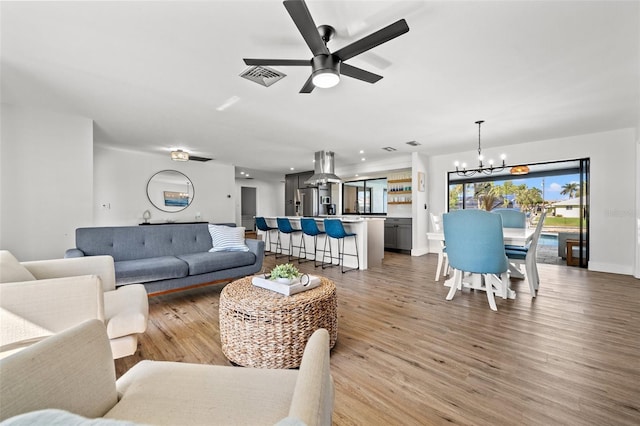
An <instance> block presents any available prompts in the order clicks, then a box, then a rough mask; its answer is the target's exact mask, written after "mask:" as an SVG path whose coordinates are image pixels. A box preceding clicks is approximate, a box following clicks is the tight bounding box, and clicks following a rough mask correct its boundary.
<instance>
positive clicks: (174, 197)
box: [164, 191, 189, 207]
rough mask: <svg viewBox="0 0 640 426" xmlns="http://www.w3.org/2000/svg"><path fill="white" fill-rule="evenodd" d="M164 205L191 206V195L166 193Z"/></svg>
mask: <svg viewBox="0 0 640 426" xmlns="http://www.w3.org/2000/svg"><path fill="white" fill-rule="evenodd" d="M164 205H165V206H173V207H186V206H188V205H189V194H185V193H184V192H173V191H164Z"/></svg>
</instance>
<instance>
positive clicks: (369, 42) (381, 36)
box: [244, 0, 409, 93]
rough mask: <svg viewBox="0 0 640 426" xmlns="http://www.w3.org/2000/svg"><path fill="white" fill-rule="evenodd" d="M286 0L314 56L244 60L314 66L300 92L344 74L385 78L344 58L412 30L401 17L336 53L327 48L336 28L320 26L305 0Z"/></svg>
mask: <svg viewBox="0 0 640 426" xmlns="http://www.w3.org/2000/svg"><path fill="white" fill-rule="evenodd" d="M283 3H284V7H285V8H286V9H287V12H289V15H290V16H291V19H293V22H294V23H295V24H296V26H297V27H298V30H299V31H300V34H302V37H303V38H304V41H305V42H306V43H307V45H308V46H309V49H311V52H312V53H313V57H312V58H311V59H310V60H309V59H247V58H245V59H244V63H245V64H247V65H273V66H277V65H282V66H311V75H310V76H309V78H308V79H307V81H306V83H305V84H304V86H302V89H301V90H300V93H311V92H312V91H313V89H314V88H315V87H322V88H328V87H333V86H335V85H336V84H338V82H339V81H340V75H341V74H342V75H346V76H348V77H351V78H355V79H358V80H362V81H366V82H367V83H375V82H377V81H378V80H380V79H381V78H382V76H381V75H377V74H374V73H372V72H369V71H365V70H363V69H361V68H358V67H354V66H352V65H349V64H345V63H344V61H346V60H348V59H351V58H353V57H354V56H356V55H359V54H361V53H363V52H366V51H367V50H369V49H372V48H374V47H376V46H379V45H381V44H382V43H386V42H387V41H389V40H393V39H394V38H396V37H398V36H401V35H402V34H404V33H406V32H408V31H409V26H408V25H407V22H406V21H405V20H404V19H400V20H398V21H396V22H394V23H393V24H391V25H388V26H386V27H384V28H382V29H381V30H378V31H376V32H374V33H372V34H369V35H368V36H366V37H363V38H361V39H359V40H357V41H355V42H353V43H351V44H349V45H348V46H345V47H343V48H342V49H339V50H337V51H335V52H333V53H332V52H330V51H329V49H328V48H327V42H328V41H329V40H331V37H332V36H333V35H334V34H335V29H334V28H333V27H331V26H329V25H320V26H319V27H316V24H315V22H313V18H312V17H311V13H310V12H309V9H308V8H307V4H306V3H305V2H304V0H284V2H283Z"/></svg>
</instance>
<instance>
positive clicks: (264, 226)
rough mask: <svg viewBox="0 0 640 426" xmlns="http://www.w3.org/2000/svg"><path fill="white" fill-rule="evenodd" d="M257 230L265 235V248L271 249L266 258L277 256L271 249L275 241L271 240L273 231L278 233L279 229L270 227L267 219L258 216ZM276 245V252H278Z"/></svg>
mask: <svg viewBox="0 0 640 426" xmlns="http://www.w3.org/2000/svg"><path fill="white" fill-rule="evenodd" d="M256 228H258V229H259V230H260V231H262V232H264V233H265V237H264V240H265V248H267V247H268V248H269V253H267V254H265V256H270V255H273V254H276V253H275V252H274V251H273V250H271V248H272V247H273V239H272V238H271V231H277V230H278V228H277V227H275V226H269V224H268V223H267V221H266V219H265V218H264V217H262V216H256ZM277 248H278V247H277V244H276V250H277Z"/></svg>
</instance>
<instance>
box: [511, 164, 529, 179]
mask: <svg viewBox="0 0 640 426" xmlns="http://www.w3.org/2000/svg"><path fill="white" fill-rule="evenodd" d="M509 172H510V173H511V174H512V175H516V176H519V175H526V174H528V173H529V166H527V165H526V164H523V165H521V166H513V167H512V168H511V170H510V171H509Z"/></svg>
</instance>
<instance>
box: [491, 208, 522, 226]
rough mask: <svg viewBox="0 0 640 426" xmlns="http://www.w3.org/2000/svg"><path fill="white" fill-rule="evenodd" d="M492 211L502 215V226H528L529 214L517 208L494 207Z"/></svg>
mask: <svg viewBox="0 0 640 426" xmlns="http://www.w3.org/2000/svg"><path fill="white" fill-rule="evenodd" d="M491 212H492V213H498V214H499V215H500V216H502V226H503V227H505V228H526V227H527V215H526V214H524V213H523V212H521V211H520V210H515V209H493V210H491Z"/></svg>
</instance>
